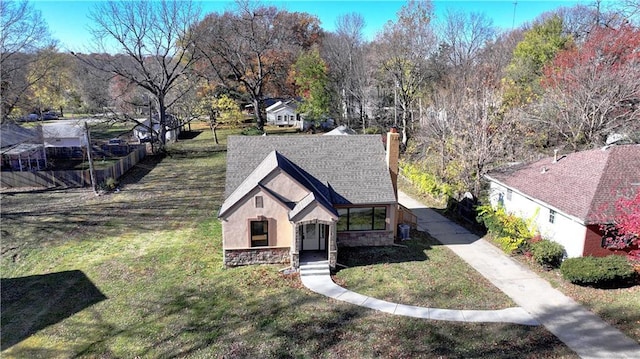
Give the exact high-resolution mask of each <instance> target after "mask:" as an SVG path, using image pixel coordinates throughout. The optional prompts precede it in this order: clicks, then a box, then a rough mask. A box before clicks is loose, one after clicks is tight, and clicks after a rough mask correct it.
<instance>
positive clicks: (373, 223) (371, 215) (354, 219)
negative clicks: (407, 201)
mask: <svg viewBox="0 0 640 359" xmlns="http://www.w3.org/2000/svg"><path fill="white" fill-rule="evenodd" d="M338 214H339V215H340V219H339V220H338V226H337V227H338V228H337V229H338V231H339V232H341V231H372V230H385V229H386V227H387V222H386V219H387V207H354V208H340V209H338Z"/></svg>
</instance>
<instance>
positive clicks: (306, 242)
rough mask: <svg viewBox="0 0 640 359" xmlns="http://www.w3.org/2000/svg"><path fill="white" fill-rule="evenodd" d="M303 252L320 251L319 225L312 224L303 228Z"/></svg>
mask: <svg viewBox="0 0 640 359" xmlns="http://www.w3.org/2000/svg"><path fill="white" fill-rule="evenodd" d="M302 250H303V251H317V250H320V240H319V233H318V225H317V224H315V223H310V224H305V225H303V226H302Z"/></svg>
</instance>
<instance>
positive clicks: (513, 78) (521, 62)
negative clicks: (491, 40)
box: [505, 15, 571, 107]
mask: <svg viewBox="0 0 640 359" xmlns="http://www.w3.org/2000/svg"><path fill="white" fill-rule="evenodd" d="M570 44H571V38H570V37H569V36H568V35H566V34H565V33H564V28H563V23H562V18H560V17H559V16H557V15H554V16H552V17H550V18H548V19H546V20H544V21H542V22H538V23H536V24H534V25H533V27H532V28H531V29H530V30H528V31H526V32H525V33H524V39H523V40H522V41H520V43H518V45H517V46H516V48H515V50H514V51H513V59H512V60H511V63H510V64H509V67H508V68H507V78H506V80H505V84H506V89H505V102H506V105H507V106H508V107H517V106H522V105H526V104H528V103H531V102H533V101H534V100H535V99H536V98H537V97H538V96H539V95H540V93H541V92H542V90H541V88H540V79H541V78H542V74H543V68H544V66H545V65H546V64H547V63H549V62H550V61H552V60H553V59H554V57H555V55H556V54H557V53H558V52H559V51H561V50H563V49H565V48H567V47H568V46H569V45H570Z"/></svg>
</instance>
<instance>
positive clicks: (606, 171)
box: [487, 145, 640, 224]
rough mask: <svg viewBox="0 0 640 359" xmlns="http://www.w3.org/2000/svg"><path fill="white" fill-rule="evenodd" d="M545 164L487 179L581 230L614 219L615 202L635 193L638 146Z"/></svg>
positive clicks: (545, 161)
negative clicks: (577, 222) (568, 217)
mask: <svg viewBox="0 0 640 359" xmlns="http://www.w3.org/2000/svg"><path fill="white" fill-rule="evenodd" d="M558 157H559V160H558V161H557V162H555V163H554V162H553V158H545V159H542V160H539V161H537V162H533V163H530V164H526V165H518V166H513V167H509V168H506V169H503V170H500V171H494V172H492V173H490V174H489V175H488V176H487V177H488V178H489V179H490V180H495V181H498V182H500V183H502V184H504V185H506V186H507V187H510V188H513V189H514V190H517V191H520V192H522V193H524V194H525V195H527V196H529V197H531V198H534V199H537V200H539V201H541V202H544V203H546V204H548V205H550V206H552V207H555V208H557V209H559V210H561V211H563V212H564V213H566V214H569V215H572V216H574V217H577V218H578V219H580V220H582V221H584V223H585V224H597V223H607V222H610V221H611V220H612V219H613V215H614V208H615V207H614V204H615V201H616V200H617V199H618V198H619V197H620V196H629V195H631V194H634V193H636V191H638V190H640V145H618V146H610V147H605V148H602V149H594V150H588V151H582V152H576V153H571V154H567V155H562V156H560V155H559V156H558Z"/></svg>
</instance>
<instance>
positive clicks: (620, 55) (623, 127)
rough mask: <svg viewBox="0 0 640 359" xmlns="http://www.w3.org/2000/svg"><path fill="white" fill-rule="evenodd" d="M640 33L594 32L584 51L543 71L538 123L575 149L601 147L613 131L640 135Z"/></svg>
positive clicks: (577, 50) (574, 52)
mask: <svg viewBox="0 0 640 359" xmlns="http://www.w3.org/2000/svg"><path fill="white" fill-rule="evenodd" d="M639 49H640V29H638V28H635V27H632V26H630V25H625V26H622V27H621V28H619V29H613V28H609V27H601V28H597V29H595V30H594V31H593V32H592V33H591V34H590V35H589V38H588V39H587V41H586V42H585V43H584V44H583V45H582V46H581V47H573V48H571V49H569V50H565V51H563V52H561V53H559V54H558V55H557V57H556V59H555V60H554V61H553V63H552V64H550V65H548V66H547V67H546V68H545V78H544V81H543V85H544V88H545V94H544V96H543V99H542V101H541V102H540V103H539V105H537V106H536V107H535V110H536V111H535V112H534V114H535V115H536V116H535V117H536V119H537V120H538V121H540V122H542V123H543V125H544V126H548V127H551V128H553V129H555V130H556V131H557V132H558V133H559V134H560V135H561V136H563V138H564V139H565V140H566V142H568V143H569V144H570V145H571V146H572V147H573V148H574V149H578V148H580V147H582V146H591V145H601V144H604V141H605V140H606V138H607V135H609V134H612V133H614V132H627V133H630V132H632V131H640V125H639V123H640V53H639V52H638V50H639Z"/></svg>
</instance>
